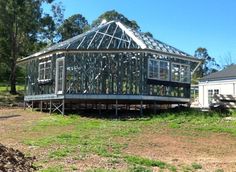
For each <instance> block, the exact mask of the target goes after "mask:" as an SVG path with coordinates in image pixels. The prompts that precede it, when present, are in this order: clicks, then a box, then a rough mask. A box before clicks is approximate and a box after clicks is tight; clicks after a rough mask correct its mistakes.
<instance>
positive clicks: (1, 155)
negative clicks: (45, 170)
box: [0, 143, 36, 172]
mask: <svg viewBox="0 0 236 172" xmlns="http://www.w3.org/2000/svg"><path fill="white" fill-rule="evenodd" d="M34 160H35V157H33V158H31V157H25V155H24V154H23V153H22V152H20V151H18V150H14V149H12V148H7V147H5V146H4V145H2V144H1V143H0V172H14V171H18V172H31V171H35V170H36V167H34V166H33V162H34Z"/></svg>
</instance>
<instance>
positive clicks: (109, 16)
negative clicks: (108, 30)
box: [92, 10, 140, 30]
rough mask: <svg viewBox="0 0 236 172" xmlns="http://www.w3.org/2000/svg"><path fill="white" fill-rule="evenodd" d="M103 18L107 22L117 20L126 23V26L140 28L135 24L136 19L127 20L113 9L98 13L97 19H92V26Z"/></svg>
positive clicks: (96, 24) (98, 23)
mask: <svg viewBox="0 0 236 172" xmlns="http://www.w3.org/2000/svg"><path fill="white" fill-rule="evenodd" d="M103 20H106V21H107V22H109V21H112V20H119V21H121V22H122V23H124V24H125V25H127V26H129V27H131V28H133V29H135V30H139V29H140V27H139V25H138V24H137V22H136V21H134V20H129V19H128V18H126V17H125V16H124V15H123V14H121V13H118V12H117V11H115V10H111V11H106V12H105V13H103V14H102V15H100V16H99V17H98V19H96V20H94V21H93V23H92V27H94V26H98V25H100V24H101V23H102V21H103Z"/></svg>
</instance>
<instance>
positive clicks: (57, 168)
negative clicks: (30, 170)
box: [40, 166, 64, 172]
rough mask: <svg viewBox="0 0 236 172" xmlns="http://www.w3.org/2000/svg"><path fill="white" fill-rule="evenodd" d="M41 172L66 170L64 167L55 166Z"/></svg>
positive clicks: (62, 171)
mask: <svg viewBox="0 0 236 172" xmlns="http://www.w3.org/2000/svg"><path fill="white" fill-rule="evenodd" d="M40 172H64V169H63V167H62V166H54V167H48V168H46V169H42V170H40Z"/></svg>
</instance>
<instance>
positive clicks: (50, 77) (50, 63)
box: [38, 60, 52, 82]
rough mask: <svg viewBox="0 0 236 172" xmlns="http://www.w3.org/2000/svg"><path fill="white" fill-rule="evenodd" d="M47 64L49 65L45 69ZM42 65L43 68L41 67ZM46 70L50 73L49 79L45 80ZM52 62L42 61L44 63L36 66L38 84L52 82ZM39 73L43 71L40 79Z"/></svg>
mask: <svg viewBox="0 0 236 172" xmlns="http://www.w3.org/2000/svg"><path fill="white" fill-rule="evenodd" d="M47 64H49V67H47ZM42 65H43V67H41V66H42ZM47 70H49V71H50V73H49V75H48V76H49V77H48V78H46V76H47ZM51 70H52V60H47V61H44V62H40V63H39V65H38V81H39V82H45V81H51V80H52V72H51ZM41 71H43V72H42V73H43V77H41V75H42V74H41Z"/></svg>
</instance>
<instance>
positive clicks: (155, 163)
mask: <svg viewBox="0 0 236 172" xmlns="http://www.w3.org/2000/svg"><path fill="white" fill-rule="evenodd" d="M125 161H127V162H128V163H130V164H134V165H143V166H147V167H159V168H161V169H169V170H170V171H176V167H174V166H172V165H170V164H167V163H165V162H162V161H159V160H152V159H147V158H143V157H138V156H130V155H129V156H125Z"/></svg>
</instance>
